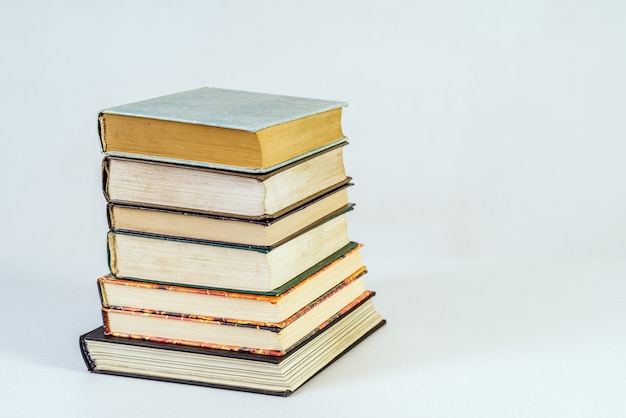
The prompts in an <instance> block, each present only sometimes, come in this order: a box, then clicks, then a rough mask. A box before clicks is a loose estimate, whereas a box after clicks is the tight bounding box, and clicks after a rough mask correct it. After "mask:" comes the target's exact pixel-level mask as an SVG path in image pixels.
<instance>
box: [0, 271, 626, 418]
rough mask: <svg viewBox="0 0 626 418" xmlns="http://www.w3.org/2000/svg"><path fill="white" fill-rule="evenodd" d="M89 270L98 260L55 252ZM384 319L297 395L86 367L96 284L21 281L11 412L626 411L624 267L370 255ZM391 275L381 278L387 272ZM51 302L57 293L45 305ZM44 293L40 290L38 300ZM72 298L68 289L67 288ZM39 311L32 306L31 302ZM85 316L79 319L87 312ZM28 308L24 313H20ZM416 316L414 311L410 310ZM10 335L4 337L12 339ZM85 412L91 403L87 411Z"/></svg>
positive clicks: (10, 352) (7, 353) (6, 364)
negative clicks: (83, 352)
mask: <svg viewBox="0 0 626 418" xmlns="http://www.w3.org/2000/svg"><path fill="white" fill-rule="evenodd" d="M48 261H49V264H48V265H49V266H52V267H56V271H61V270H62V269H63V266H64V265H66V264H68V263H69V265H71V266H72V267H70V268H69V270H67V271H66V272H67V274H71V275H77V276H78V275H83V276H87V275H88V273H89V270H90V269H91V266H92V265H95V264H98V260H82V262H78V263H77V262H76V260H75V259H65V260H48ZM370 261H371V262H370V263H369V264H370V268H371V270H372V272H371V274H370V275H369V276H366V277H368V278H369V279H370V281H369V283H370V284H371V285H372V286H373V287H374V288H376V289H377V290H378V295H377V296H376V299H375V301H376V306H377V308H378V309H379V310H380V311H381V312H382V313H383V314H384V316H385V317H386V319H387V320H388V324H387V325H385V326H384V327H383V328H381V329H380V330H379V331H377V332H376V333H375V334H373V335H372V336H371V337H370V338H369V339H367V340H365V341H364V342H363V343H362V344H361V345H359V346H357V347H356V348H355V349H354V350H353V351H351V352H349V353H348V354H347V355H346V356H344V357H343V358H341V359H340V360H339V361H338V362H336V363H335V364H333V365H331V366H330V367H329V368H328V369H326V370H325V371H323V372H322V373H321V374H319V375H318V376H316V377H315V378H314V379H312V380H311V381H309V382H308V383H307V384H306V385H304V386H303V387H301V388H300V389H299V390H298V391H297V392H296V393H295V394H293V395H292V396H291V397H289V398H275V397H269V396H264V395H254V394H242V393H236V392H231V391H225V390H217V389H208V388H199V387H192V386H186V385H177V384H169V383H160V382H149V381H143V380H138V379H130V378H121V377H114V376H102V375H91V374H89V373H87V372H86V371H85V366H84V365H83V363H82V359H81V358H80V355H79V351H78V342H77V340H78V335H79V334H80V333H82V332H86V331H88V330H90V329H91V328H93V327H94V326H95V323H96V322H97V321H98V315H97V312H96V311H97V310H96V309H95V308H94V307H95V306H96V305H97V297H96V295H95V292H93V290H94V289H95V286H92V283H91V282H90V283H88V284H89V285H87V284H86V282H84V283H82V284H80V285H70V284H68V283H65V284H63V281H62V278H63V275H62V274H60V273H56V274H52V275H51V277H48V279H49V280H53V279H55V278H56V279H57V280H58V281H60V286H61V288H60V289H54V288H52V287H50V286H46V285H44V284H42V283H40V282H38V281H37V280H36V279H34V277H39V276H41V275H42V270H41V268H39V267H37V266H31V267H27V266H26V264H25V263H24V264H20V265H21V269H15V270H14V271H11V270H9V271H8V272H7V273H10V276H9V277H20V281H19V283H18V285H16V286H15V287H14V291H16V292H17V295H18V297H17V298H10V299H9V300H8V302H6V303H5V305H4V307H3V309H4V308H6V310H4V312H5V313H4V314H3V315H2V317H1V318H0V324H1V329H2V330H3V333H8V334H9V335H12V340H11V341H10V342H8V341H7V342H8V344H6V343H5V344H4V345H3V347H2V351H1V353H0V354H1V356H0V367H1V368H2V370H3V386H4V387H3V391H2V393H3V400H2V403H0V414H1V415H2V416H32V417H35V416H46V417H57V416H58V417H82V416H90V417H110V416H139V417H149V416H153V417H155V416H165V415H166V414H175V416H181V417H183V416H191V415H208V414H211V415H212V416H236V417H249V416H262V417H266V416H267V417H270V416H278V417H288V416H298V417H318V416H372V417H376V416H428V417H460V416H462V417H481V418H482V417H490V416H493V417H529V416H532V417H554V416H567V417H589V416H594V417H621V416H624V414H626V404H625V403H624V397H623V394H624V387H626V357H625V356H624V352H626V335H625V333H624V329H625V327H626V296H625V290H626V288H625V285H624V276H625V275H626V263H625V262H618V261H610V260H579V261H576V262H571V261H568V262H562V261H528V260H526V261H519V260H509V261H504V260H500V261H493V260H437V261H435V260H431V261H419V262H416V263H411V262H410V261H408V260H403V259H401V260H391V259H382V260H381V259H371V260H370ZM383 272H384V273H383ZM44 292H45V293H46V297H47V298H52V300H57V301H59V300H60V301H61V303H55V304H54V306H41V305H39V304H40V303H41V301H42V300H43V299H44V298H43V295H41V294H42V293H44ZM38 295H39V296H38ZM68 295H70V296H68ZM29 298H34V299H35V300H36V301H38V303H33V302H32V301H30V302H27V303H26V306H27V307H29V308H30V309H29V310H28V311H26V312H24V311H23V308H24V305H23V301H24V300H26V301H28V300H29ZM77 312H80V314H78V315H77ZM16 313H19V314H16ZM409 314H410V315H409ZM5 338H6V337H5ZM86 409H88V410H89V412H86V411H85V410H86Z"/></svg>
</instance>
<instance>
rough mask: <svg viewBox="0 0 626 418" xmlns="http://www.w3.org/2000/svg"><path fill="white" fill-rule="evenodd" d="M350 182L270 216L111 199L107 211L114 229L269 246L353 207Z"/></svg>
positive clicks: (275, 244)
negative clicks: (121, 202)
mask: <svg viewBox="0 0 626 418" xmlns="http://www.w3.org/2000/svg"><path fill="white" fill-rule="evenodd" d="M347 186H348V185H342V186H340V187H339V188H337V189H333V190H331V191H330V192H328V193H326V194H324V195H322V196H320V197H318V198H316V199H314V200H313V201H311V202H308V203H305V204H303V205H300V206H298V207H297V208H295V209H293V210H291V211H289V212H287V213H285V214H283V215H281V216H279V217H276V218H270V219H259V220H251V219H241V218H234V217H226V216H218V215H211V214H203V213H197V212H189V211H186V212H183V211H173V210H167V209H156V208H147V207H143V206H131V205H119V204H113V203H109V205H108V210H107V215H108V222H109V228H110V229H111V230H113V231H127V232H139V233H144V234H152V235H165V236H170V237H185V238H190V239H197V240H205V241H216V242H222V243H230V244H237V245H242V246H253V247H263V248H269V247H274V246H277V245H279V244H280V243H282V242H285V241H287V240H289V239H290V238H292V237H294V236H296V235H299V234H301V233H302V232H304V231H306V230H308V229H311V228H314V227H315V226H317V225H319V224H320V223H322V222H324V221H326V220H328V219H330V218H332V217H334V216H336V215H337V214H339V213H342V212H346V211H348V210H350V209H351V208H352V207H353V205H352V204H350V203H348V191H347Z"/></svg>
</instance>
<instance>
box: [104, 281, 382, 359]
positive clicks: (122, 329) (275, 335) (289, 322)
mask: <svg viewBox="0 0 626 418" xmlns="http://www.w3.org/2000/svg"><path fill="white" fill-rule="evenodd" d="M370 294H371V292H370V291H368V290H366V288H365V285H364V283H363V279H362V277H361V276H358V277H354V276H353V277H349V278H347V279H346V280H344V281H343V282H341V283H340V284H339V285H337V286H335V287H334V288H332V289H331V290H330V291H328V292H326V293H325V294H323V295H322V296H320V297H319V298H317V299H315V300H314V301H312V302H310V303H309V304H307V305H306V306H304V307H302V308H301V309H300V310H298V311H297V312H296V313H295V314H293V315H291V316H290V317H289V318H287V319H285V320H284V321H281V322H261V321H254V320H252V321H244V320H236V319H225V318H215V317H208V316H201V315H188V314H185V313H179V312H161V311H150V310H147V309H137V308H105V307H103V308H102V317H103V322H104V327H105V329H106V333H107V334H110V335H115V336H117V337H127V338H138V339H144V340H151V341H159V342H167V343H171V344H183V345H193V346H200V347H211V348H219V349H222V350H232V351H246V352H250V353H262V354H269V355H274V356H282V355H285V354H286V353H287V352H289V351H290V350H291V349H293V347H295V346H296V345H297V344H298V343H299V342H300V341H302V340H303V339H305V338H307V337H309V336H310V335H312V334H314V333H316V332H319V330H321V329H322V328H324V327H325V326H327V325H328V323H330V322H332V320H334V319H335V318H337V317H339V316H341V315H342V314H344V313H345V312H347V311H348V310H349V309H351V308H352V307H353V306H356V305H357V304H359V303H360V302H361V301H363V300H365V299H367V298H368V297H369V296H370Z"/></svg>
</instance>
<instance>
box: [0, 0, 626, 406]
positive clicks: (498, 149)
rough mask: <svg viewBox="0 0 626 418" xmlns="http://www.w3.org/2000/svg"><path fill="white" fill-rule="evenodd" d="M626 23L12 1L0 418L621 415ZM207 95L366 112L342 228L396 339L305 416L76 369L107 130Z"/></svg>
mask: <svg viewBox="0 0 626 418" xmlns="http://www.w3.org/2000/svg"><path fill="white" fill-rule="evenodd" d="M131 3H132V4H131ZM625 13H626V3H624V2H620V1H608V0H598V1H594V2H591V1H589V2H561V1H556V0H541V1H539V0H537V1H532V0H531V1H524V2H522V1H501V2H490V1H487V0H478V1H475V2H466V1H461V0H456V1H455V0H448V1H445V0H444V1H439V2H425V1H407V2H401V1H393V0H390V1H385V2H362V1H360V2H357V1H345V2H335V1H330V0H327V1H324V0H320V1H316V2H311V3H309V4H307V5H303V4H297V5H296V4H295V3H293V2H289V1H270V2H253V1H250V2H246V1H232V2H218V1H182V0H181V1H178V2H176V3H172V2H159V1H135V2H121V1H119V2H116V1H110V2H105V3H102V2H84V1H74V2H70V1H65V2H64V1H58V2H43V1H40V2H38V1H32V2H27V3H26V2H25V3H22V2H17V1H10V0H9V1H4V2H2V4H1V5H0V39H2V41H0V57H2V58H1V59H2V61H1V65H0V92H1V94H0V114H2V122H1V123H0V138H2V150H1V151H0V194H1V196H2V197H1V199H2V200H1V201H0V202H1V205H0V218H1V219H2V220H3V239H2V240H0V258H1V260H0V261H2V264H3V268H2V273H1V274H0V279H1V280H2V285H3V286H4V289H5V291H4V293H3V294H4V295H5V299H4V302H3V304H2V305H0V306H2V308H1V309H2V316H1V319H0V324H1V328H0V338H1V339H0V341H1V344H0V362H1V366H2V377H3V379H2V391H0V393H2V399H1V400H2V402H0V416H3V417H4V416H37V417H39V416H64V417H68V416H85V415H86V413H85V412H84V410H85V409H86V408H90V410H89V413H88V414H89V415H90V416H94V417H97V416H113V415H118V416H131V415H133V416H162V415H164V414H165V413H172V414H177V415H180V416H184V415H191V414H194V415H197V414H210V413H213V412H221V413H222V415H223V414H226V413H229V415H234V416H250V415H251V412H253V411H255V412H256V413H257V414H259V415H261V416H263V415H267V414H266V412H268V411H271V412H272V414H273V416H314V415H316V414H317V413H318V412H319V415H320V416H329V415H340V414H342V415H345V416H354V415H357V413H360V414H361V415H363V416H380V415H390V414H389V412H394V413H395V414H394V415H398V416H429V417H437V416H441V417H458V416H464V417H467V416H476V417H487V416H495V417H503V416H504V417H516V416H525V417H528V416H532V417H541V416H546V417H554V416H568V417H576V416H602V417H621V416H624V415H626V406H625V403H624V401H623V400H622V399H621V395H622V393H623V391H624V387H625V385H624V383H625V382H624V379H625V376H626V368H625V364H624V362H625V360H624V357H625V356H624V355H623V353H624V352H625V351H626V350H625V348H626V347H625V345H626V341H625V338H626V337H625V333H624V329H625V328H624V325H625V324H624V321H625V318H626V315H624V314H625V313H626V312H625V310H626V296H625V295H626V282H625V280H626V259H625V257H624V256H625V255H626V240H625V239H624V237H625V236H626V222H625V219H626V218H625V217H624V214H625V213H626V188H625V187H624V184H623V183H624V179H625V178H626V164H624V162H625V158H624V153H625V151H626V142H625V141H624V137H625V136H626V123H625V122H624V120H625V119H624V114H626V99H625V98H626V79H625V78H624V74H625V72H626V55H625V54H624V51H625V50H626V25H624V24H623V23H624V19H623V17H624V16H625ZM200 86H215V87H222V88H232V89H242V90H252V91H260V92H268V93H276V94H287V95H296V96H304V97H307V96H308V97H316V98H321V99H329V100H345V101H348V102H350V106H349V107H348V108H347V109H345V112H344V115H345V117H344V121H345V123H344V130H345V133H346V134H347V135H348V137H349V139H350V143H351V145H350V146H349V147H348V148H347V149H346V166H347V167H348V172H349V173H350V174H351V175H352V176H353V177H354V179H355V181H356V183H357V185H356V186H355V187H353V188H351V189H350V195H351V200H352V201H354V202H356V203H357V209H356V211H354V213H352V214H351V216H350V218H349V222H350V224H349V225H350V235H351V238H352V239H355V240H358V241H361V242H364V243H365V244H366V247H365V249H364V258H365V260H366V262H367V264H368V266H369V268H370V274H368V276H366V282H367V283H368V285H369V287H371V288H372V289H374V290H376V291H377V292H378V296H377V299H376V301H377V302H376V305H377V307H378V309H379V310H380V311H381V313H382V314H383V315H384V316H385V317H386V318H387V319H388V320H389V324H388V325H387V326H385V327H384V328H383V329H381V330H380V331H379V332H377V333H376V334H375V335H373V336H372V338H371V339H369V340H367V341H366V342H365V343H364V344H363V345H361V346H359V347H358V348H357V349H355V350H354V351H353V352H351V353H350V354H349V355H348V356H346V357H344V358H343V359H342V360H340V361H339V362H338V363H336V364H335V365H333V366H332V367H331V368H329V369H328V370H326V371H325V372H324V373H322V374H321V375H319V376H318V377H316V378H315V379H314V380H312V381H311V382H309V383H308V384H307V385H306V386H304V387H303V388H301V390H300V391H299V392H297V393H296V394H295V395H294V396H293V397H291V398H287V399H276V398H267V397H261V396H258V395H244V394H239V393H233V392H227V391H217V390H210V389H203V388H194V387H188V386H182V385H171V384H163V383H156V382H145V381H141V380H133V379H122V378H115V377H109V376H93V375H90V374H88V373H87V372H86V371H85V368H84V366H83V365H82V360H81V358H80V355H79V353H78V348H77V338H78V335H79V334H81V333H83V332H86V331H88V330H90V329H92V328H94V327H95V326H96V325H97V324H98V323H99V321H100V316H99V311H98V298H97V293H96V286H95V279H96V277H97V276H98V275H100V274H102V273H104V272H105V271H106V263H105V257H106V255H105V249H104V243H105V233H106V224H105V212H104V200H103V198H102V194H101V191H100V180H99V176H100V158H101V157H100V154H99V146H98V141H97V136H96V115H97V112H98V110H100V109H102V108H107V107H111V106H115V105H119V104H123V103H128V102H132V101H136V100H142V99H146V98H150V97H155V96H158V95H162V94H168V93H173V92H177V91H183V90H188V89H192V88H197V87H200ZM390 213H392V214H393V215H392V216H389V214H390ZM385 353H391V355H386V354H385ZM407 353H409V354H411V355H407Z"/></svg>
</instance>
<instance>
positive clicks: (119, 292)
mask: <svg viewBox="0 0 626 418" xmlns="http://www.w3.org/2000/svg"><path fill="white" fill-rule="evenodd" d="M316 267H317V266H316ZM365 272H366V269H365V267H364V266H363V265H362V260H361V252H360V245H356V243H355V246H354V247H352V248H349V249H348V250H347V251H345V252H342V253H341V254H339V255H338V256H337V258H335V259H334V260H332V261H331V262H330V263H328V264H323V265H321V266H320V267H319V269H318V270H317V271H315V272H314V273H312V274H311V275H309V276H307V277H305V278H304V279H303V280H302V281H300V282H298V283H295V284H293V286H291V287H289V288H286V289H278V290H279V291H278V292H277V293H275V294H259V293H242V292H230V291H225V290H216V289H205V288H196V287H184V286H172V285H163V284H158V283H153V282H141V281H136V280H126V279H116V278H114V277H113V276H111V275H106V276H103V277H100V278H99V279H98V289H99V291H100V300H101V302H102V306H104V307H107V308H118V309H124V308H135V309H139V308H142V309H146V310H149V311H159V312H184V313H186V314H190V315H197V316H205V317H217V318H229V319H231V320H235V321H236V320H240V321H261V322H274V323H278V322H282V321H285V320H286V319H287V318H289V317H290V316H292V315H294V314H295V313H296V312H297V311H298V310H300V309H302V308H303V307H304V306H306V305H307V304H309V303H311V302H313V301H314V300H315V299H317V298H318V297H320V296H322V295H323V294H324V293H326V292H328V291H330V290H331V289H332V288H334V287H335V286H337V285H339V284H340V283H341V282H342V281H343V280H345V279H346V278H351V277H360V276H361V275H363V274H365Z"/></svg>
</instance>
